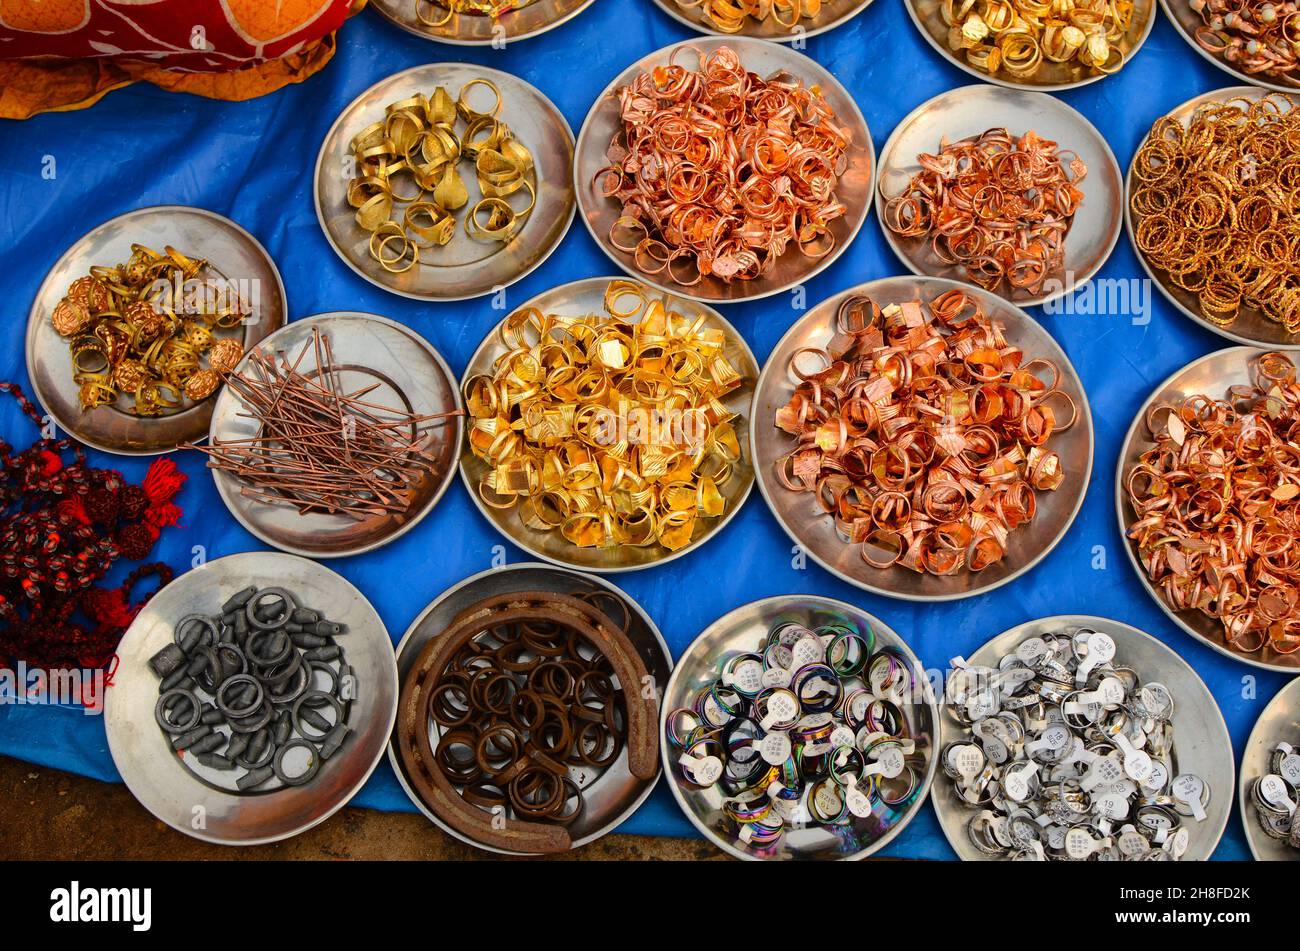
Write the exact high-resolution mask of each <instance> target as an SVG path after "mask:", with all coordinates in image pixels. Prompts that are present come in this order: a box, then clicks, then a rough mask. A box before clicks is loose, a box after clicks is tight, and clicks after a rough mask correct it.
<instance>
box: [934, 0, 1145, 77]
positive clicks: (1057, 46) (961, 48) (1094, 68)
mask: <svg viewBox="0 0 1300 951" xmlns="http://www.w3.org/2000/svg"><path fill="white" fill-rule="evenodd" d="M939 12H940V14H941V15H942V17H943V22H944V23H946V24H947V25H948V48H949V49H950V50H952V51H953V53H955V54H956V55H957V56H959V57H960V56H961V55H962V53H963V52H964V53H965V56H966V62H967V63H969V64H970V65H971V66H974V67H975V68H976V69H978V70H982V71H983V72H986V73H988V74H989V75H990V76H993V75H996V74H997V73H998V72H999V71H1002V72H1005V73H1006V74H1007V75H1009V76H1011V77H1012V78H1014V79H1020V80H1025V79H1030V78H1032V77H1033V76H1034V74H1035V73H1037V72H1038V71H1039V70H1040V69H1042V68H1043V64H1044V63H1060V64H1065V65H1069V64H1078V65H1079V66H1082V67H1084V68H1086V69H1087V70H1089V71H1091V72H1093V73H1113V72H1116V71H1118V70H1119V68H1120V67H1121V66H1123V65H1124V46H1125V34H1127V33H1128V31H1129V28H1130V27H1131V26H1132V25H1133V0H942V2H941V3H940V5H939Z"/></svg>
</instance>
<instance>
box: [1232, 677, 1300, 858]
mask: <svg viewBox="0 0 1300 951" xmlns="http://www.w3.org/2000/svg"><path fill="white" fill-rule="evenodd" d="M1279 742H1286V743H1290V744H1291V745H1292V746H1295V745H1296V744H1297V743H1300V677H1297V678H1296V679H1295V680H1292V681H1290V682H1289V683H1287V685H1286V686H1285V687H1283V688H1282V689H1281V690H1279V691H1278V692H1277V695H1276V696H1275V697H1273V699H1272V700H1270V701H1269V702H1268V706H1266V707H1265V708H1264V712H1263V713H1261V714H1260V715H1259V719H1258V720H1256V721H1255V727H1254V729H1252V730H1251V731H1250V739H1248V740H1247V741H1246V748H1245V749H1244V750H1243V751H1242V753H1241V772H1240V775H1239V776H1238V778H1237V806H1238V808H1239V809H1240V812H1241V826H1242V828H1243V829H1244V830H1245V832H1246V844H1247V845H1248V846H1250V854H1251V855H1253V856H1254V857H1255V860H1256V861H1257V862H1294V861H1296V860H1297V859H1300V849H1293V848H1291V846H1289V845H1287V844H1286V843H1285V842H1282V841H1279V840H1278V839H1274V838H1272V837H1271V836H1270V835H1269V834H1268V833H1267V832H1265V831H1264V830H1263V829H1261V828H1260V826H1259V813H1258V811H1257V810H1256V809H1255V804H1254V800H1253V798H1252V796H1251V789H1252V788H1253V787H1254V785H1255V781H1256V780H1258V779H1259V778H1260V777H1261V776H1266V775H1267V774H1268V772H1269V759H1270V758H1271V757H1272V755H1273V749H1274V747H1276V746H1277V744H1278V743H1279Z"/></svg>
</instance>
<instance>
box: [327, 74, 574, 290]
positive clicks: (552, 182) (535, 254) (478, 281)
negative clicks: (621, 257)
mask: <svg viewBox="0 0 1300 951" xmlns="http://www.w3.org/2000/svg"><path fill="white" fill-rule="evenodd" d="M475 79H487V80H490V81H491V82H493V83H495V84H496V86H497V88H498V89H500V90H501V111H500V113H499V118H501V119H502V120H503V121H504V122H505V123H506V125H508V126H509V127H510V131H511V132H513V133H514V136H515V138H516V139H518V140H519V141H520V142H521V143H522V144H523V145H524V146H525V147H526V148H527V149H528V150H529V151H530V152H531V153H532V155H533V163H534V166H535V174H536V187H537V204H536V206H535V207H534V208H533V211H532V214H530V215H529V216H528V220H527V221H525V222H524V226H523V228H522V229H521V230H520V232H519V233H518V234H517V235H515V237H514V238H513V239H512V240H510V241H509V242H508V243H506V244H501V243H500V242H498V241H476V240H474V239H473V238H471V237H470V236H469V235H468V234H466V233H465V226H464V219H465V216H466V215H467V214H468V213H469V209H470V208H472V207H473V205H474V203H475V202H476V201H478V199H479V197H480V194H479V188H478V181H477V179H476V178H475V176H474V174H473V172H472V170H471V168H470V166H469V164H468V163H466V162H462V163H461V167H460V171H461V177H462V178H463V179H464V182H465V187H466V188H467V189H468V190H469V202H468V204H467V205H466V206H465V207H464V208H462V209H460V210H459V211H457V212H456V232H455V235H454V236H453V237H452V239H451V242H450V243H449V244H447V245H445V246H444V247H439V248H421V249H420V263H419V264H417V265H415V266H414V267H412V268H410V269H409V270H407V271H404V272H402V273H401V274H393V273H391V272H389V271H386V270H384V269H383V268H382V267H380V265H379V262H378V261H376V260H375V259H374V258H373V257H371V256H370V232H368V231H366V230H365V229H364V228H362V227H361V226H360V225H359V224H357V222H356V217H355V215H356V209H355V208H353V207H352V206H351V205H349V204H348V200H347V192H348V182H349V181H351V180H352V177H353V175H354V164H353V161H352V149H351V142H352V138H353V136H355V135H356V134H357V133H358V132H360V131H361V130H362V129H364V128H365V127H366V126H368V125H370V124H371V123H373V122H378V121H379V120H381V119H382V118H383V117H384V109H385V108H386V107H387V106H388V105H389V104H390V103H393V102H396V101H398V100H401V99H406V98H408V97H410V96H413V95H415V94H416V93H423V94H424V95H433V91H434V90H435V89H436V88H437V87H439V86H444V87H446V89H447V92H448V93H449V94H450V95H451V96H452V98H453V99H454V98H455V97H456V94H457V93H458V92H460V89H461V87H462V86H464V85H465V84H466V83H468V82H470V81H472V80H475ZM480 92H481V90H480ZM482 94H483V95H484V96H485V97H489V96H490V93H487V92H483V93H482ZM472 95H474V93H471V96H472ZM486 101H487V102H489V103H490V98H488V99H487V100H486ZM482 108H487V106H484V107H482ZM313 177H314V181H315V188H314V196H315V202H316V219H317V220H318V221H319V222H320V226H321V228H322V229H323V230H324V232H325V237H326V238H327V239H328V240H329V243H330V246H331V247H332V248H334V250H335V252H337V254H338V256H339V257H341V258H342V259H343V262H344V263H345V264H347V266H348V267H350V268H352V270H353V271H355V272H356V273H357V274H359V275H361V277H363V278H365V279H366V280H367V281H369V282H370V283H371V284H374V285H375V286H376V287H382V288H384V290H388V291H392V292H393V293H394V294H400V295H402V296H403V297H411V298H414V299H416V300H443V301H455V300H468V299H469V298H471V297H481V296H482V295H484V294H491V293H493V292H494V291H495V290H496V289H497V288H499V287H506V286H508V285H510V284H513V283H514V282H515V281H517V280H519V279H520V278H522V277H524V276H525V275H527V274H530V273H531V272H532V271H533V270H534V269H535V268H537V267H538V266H540V265H541V263H542V262H543V261H545V260H546V259H547V258H548V257H550V254H551V252H552V251H554V250H555V249H556V248H557V247H559V244H560V240H561V239H562V238H563V237H564V235H565V232H567V231H568V230H569V225H570V224H572V223H573V215H574V212H575V209H576V207H577V206H576V204H575V202H574V198H573V132H572V131H570V129H569V124H568V123H567V122H565V121H564V116H563V115H561V114H560V111H559V110H558V109H556V108H555V106H554V104H552V102H551V101H550V100H549V99H547V98H546V96H545V95H543V94H542V93H541V92H539V91H538V90H537V89H536V88H534V87H533V86H531V85H529V84H528V83H526V82H524V81H523V80H522V79H520V78H519V77H517V76H513V75H511V74H510V73H504V72H502V71H501V70H498V69H491V68H489V67H487V66H476V65H474V64H473V63H430V64H427V65H425V66H416V67H413V68H412V69H408V70H404V71H403V72H400V73H396V74H394V75H392V76H389V77H388V78H387V79H381V80H380V81H379V82H377V83H375V85H373V86H371V87H370V88H369V89H367V90H366V91H365V92H363V93H362V94H361V95H360V96H358V97H357V98H356V99H354V100H352V102H351V103H350V104H348V106H347V107H346V108H344V110H343V111H342V112H341V113H339V117H338V118H337V119H335V120H334V125H332V126H331V127H330V130H329V132H328V133H327V134H326V136H325V141H324V142H322V143H321V147H320V154H319V155H318V156H317V157H316V171H315V174H314V176H313ZM396 207H397V208H403V207H405V206H404V205H401V206H396Z"/></svg>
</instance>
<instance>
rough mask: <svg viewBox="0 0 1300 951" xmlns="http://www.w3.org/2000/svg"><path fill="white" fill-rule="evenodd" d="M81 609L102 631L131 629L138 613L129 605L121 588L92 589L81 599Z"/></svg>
mask: <svg viewBox="0 0 1300 951" xmlns="http://www.w3.org/2000/svg"><path fill="white" fill-rule="evenodd" d="M81 608H82V610H83V611H84V612H85V613H86V617H88V618H90V619H91V620H92V621H94V622H95V625H96V627H98V628H99V629H100V630H119V631H120V630H124V629H125V628H128V627H130V626H131V622H132V621H133V620H135V615H136V611H137V609H136V608H133V607H132V606H131V605H129V604H127V602H126V592H124V591H123V590H122V589H121V588H90V589H88V590H87V591H86V593H85V594H83V595H82V597H81Z"/></svg>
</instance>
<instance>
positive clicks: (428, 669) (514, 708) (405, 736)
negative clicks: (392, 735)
mask: <svg viewBox="0 0 1300 951" xmlns="http://www.w3.org/2000/svg"><path fill="white" fill-rule="evenodd" d="M607 609H608V610H613V611H616V612H617V613H618V614H620V615H621V620H620V621H615V620H614V619H613V618H611V616H610V614H609V613H606V612H607ZM631 621H632V612H631V610H630V609H629V607H628V606H627V605H626V604H625V603H624V602H622V601H621V600H620V599H618V598H617V597H615V596H614V595H611V594H608V593H604V592H601V593H594V594H592V595H590V596H587V597H585V598H582V597H573V596H570V595H565V594H558V593H555V592H543V591H534V592H514V593H508V594H503V595H496V596H493V597H490V598H487V599H484V600H482V601H480V602H478V603H476V604H474V605H471V606H470V607H469V608H467V609H465V610H464V611H463V612H461V613H460V614H459V615H457V617H456V618H455V619H454V620H453V621H452V623H451V624H450V625H449V626H448V628H447V630H446V631H444V632H443V633H442V634H440V635H438V636H437V637H434V638H432V639H431V640H430V641H429V643H428V644H427V645H426V646H425V647H424V649H423V650H422V651H421V652H420V654H419V655H418V656H417V657H416V659H415V662H414V664H413V665H412V667H411V669H410V671H409V672H408V673H407V675H406V678H405V681H404V683H403V687H402V695H401V700H400V704H399V714H398V727H397V748H398V752H399V755H400V756H401V758H402V761H403V764H404V765H405V768H406V773H407V776H408V778H409V779H410V780H411V783H412V785H413V786H414V788H415V791H416V793H417V795H419V797H420V798H421V800H422V801H423V802H424V803H425V804H426V805H427V806H428V807H429V809H430V810H432V811H433V812H434V813H435V814H436V815H438V816H439V817H440V818H441V819H443V820H444V821H445V822H446V823H447V824H448V825H450V826H451V827H452V828H453V829H455V830H457V831H459V832H461V833H462V834H464V835H466V836H468V837H469V838H471V839H472V840H474V841H475V842H478V843H480V844H485V845H489V846H493V847H496V848H501V849H505V850H507V851H512V852H555V851H563V850H565V849H568V848H569V847H570V846H571V840H570V838H569V835H568V833H567V832H566V831H565V827H566V826H570V825H572V824H574V823H575V822H576V821H577V820H578V819H579V817H580V816H581V815H582V813H583V808H584V799H583V795H584V789H586V788H589V787H590V786H591V785H592V784H593V783H595V782H597V781H598V780H599V779H600V778H601V776H602V775H603V774H604V773H605V772H606V771H607V770H609V769H610V768H611V767H612V766H613V765H614V764H615V763H616V762H617V761H619V758H620V756H621V755H622V754H623V753H624V751H626V753H627V761H628V769H629V770H630V771H631V773H632V774H633V775H634V776H637V777H638V778H648V777H653V776H654V775H655V772H656V770H657V757H658V737H657V733H656V730H655V725H656V723H657V720H658V705H657V701H656V700H655V698H654V692H653V691H649V694H650V696H648V697H647V696H645V695H644V694H645V693H646V691H644V689H643V687H644V685H645V684H647V683H649V682H651V681H649V679H648V678H649V674H648V673H647V671H646V667H645V664H644V662H643V661H642V660H641V658H640V657H639V655H638V654H637V652H636V650H635V648H634V647H633V646H632V644H631V642H630V641H629V640H628V637H627V629H628V626H629V625H630V624H631Z"/></svg>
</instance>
